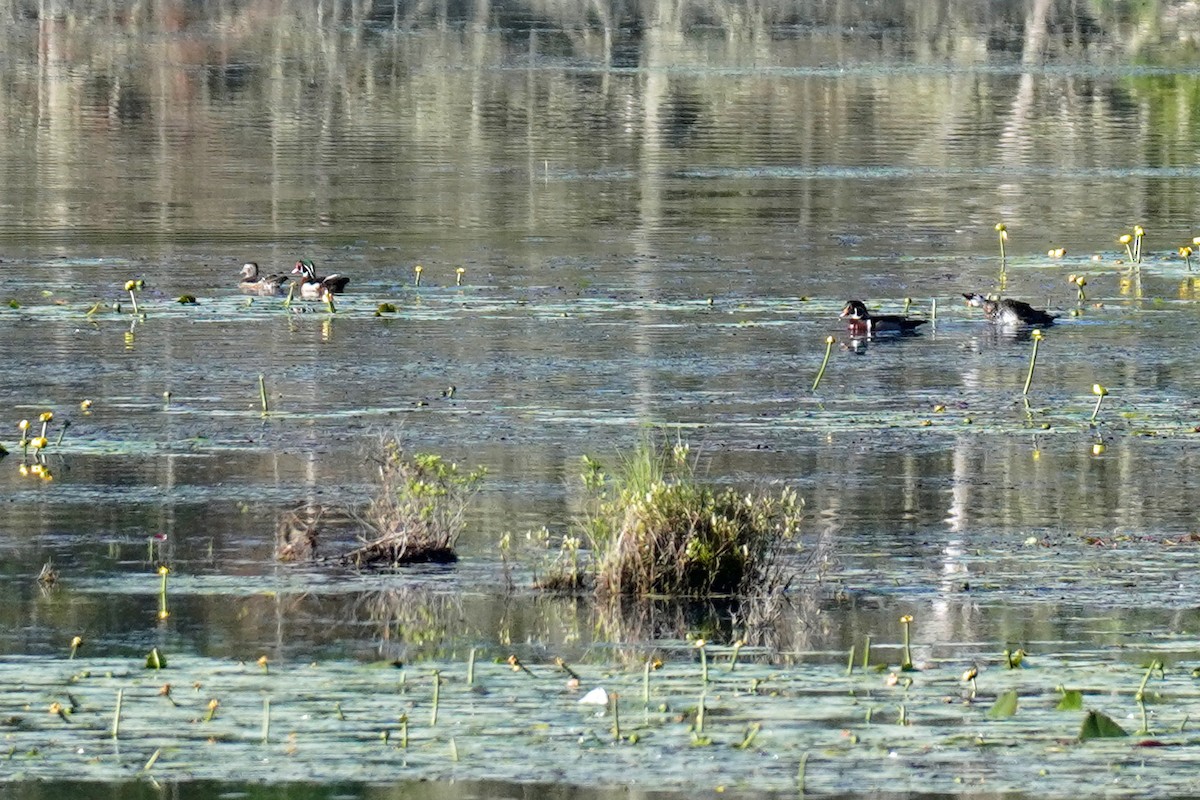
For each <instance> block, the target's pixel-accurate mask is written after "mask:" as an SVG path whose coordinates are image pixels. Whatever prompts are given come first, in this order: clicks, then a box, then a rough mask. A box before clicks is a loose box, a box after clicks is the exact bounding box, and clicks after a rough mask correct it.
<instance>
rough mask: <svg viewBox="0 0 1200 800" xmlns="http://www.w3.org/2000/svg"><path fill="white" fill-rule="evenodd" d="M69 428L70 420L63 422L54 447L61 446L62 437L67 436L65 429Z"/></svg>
mask: <svg viewBox="0 0 1200 800" xmlns="http://www.w3.org/2000/svg"><path fill="white" fill-rule="evenodd" d="M69 427H71V420H69V419H66V420H63V426H62V430H60V431H59V432H58V438H57V439H55V440H54V446H55V447H58V446H59V445H60V444H62V440H63V437H64V436H66V434H67V428H69Z"/></svg>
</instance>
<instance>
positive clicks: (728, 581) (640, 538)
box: [542, 439, 804, 598]
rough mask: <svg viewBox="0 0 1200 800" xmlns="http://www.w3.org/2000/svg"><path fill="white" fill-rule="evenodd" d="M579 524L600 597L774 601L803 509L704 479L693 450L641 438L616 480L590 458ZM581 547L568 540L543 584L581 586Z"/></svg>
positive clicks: (793, 500)
mask: <svg viewBox="0 0 1200 800" xmlns="http://www.w3.org/2000/svg"><path fill="white" fill-rule="evenodd" d="M583 464H584V473H583V483H584V487H585V489H586V491H587V493H588V498H587V510H586V512H585V518H584V520H583V523H582V527H583V529H584V534H585V535H586V537H587V539H588V540H589V542H590V543H591V550H592V554H593V559H592V561H591V562H590V567H591V569H592V571H593V573H594V575H593V576H592V577H593V578H594V581H595V589H596V593H597V595H598V596H599V597H601V598H615V597H650V596H655V595H668V596H688V597H697V596H708V595H735V596H740V597H749V596H751V595H762V594H771V593H774V592H777V591H780V590H782V589H783V588H785V585H786V583H787V581H786V578H785V563H784V560H783V558H782V557H783V555H784V554H785V553H786V552H787V551H789V550H791V549H793V548H794V547H795V546H796V544H797V533H798V530H799V526H800V520H801V517H802V513H803V507H804V504H803V502H802V501H801V500H800V498H799V497H798V496H797V495H796V492H795V490H793V489H791V488H784V489H781V490H780V491H779V493H778V494H769V493H766V492H744V493H743V492H739V491H737V490H736V489H733V488H724V489H716V488H713V487H711V486H708V485H705V484H704V483H702V482H700V481H699V480H698V479H697V477H696V474H695V463H694V461H693V460H691V458H690V452H689V448H688V446H687V445H686V444H683V443H682V442H680V443H678V444H676V445H675V446H674V447H673V448H671V449H669V450H667V449H664V448H659V447H657V446H656V445H654V444H653V443H652V442H650V441H648V440H645V439H643V440H642V441H641V442H640V443H639V444H638V445H637V447H636V448H635V449H634V451H633V452H632V454H631V455H630V456H629V457H628V458H626V459H625V460H623V461H622V462H621V465H620V467H619V468H618V469H617V470H616V472H615V473H612V474H610V473H608V472H606V471H605V469H604V467H603V465H602V464H601V463H600V462H599V461H596V460H594V459H592V458H590V457H587V456H585V457H584V459H583ZM578 549H579V540H578V539H577V538H573V537H568V538H567V539H566V540H564V543H563V548H562V551H561V553H560V555H559V558H558V559H557V560H556V561H555V562H554V564H553V565H552V568H551V570H550V573H549V575H548V576H547V578H546V579H544V580H543V582H542V585H543V586H547V587H550V588H576V587H578V586H581V585H583V584H584V577H583V572H582V571H583V570H584V569H585V565H584V562H582V561H581V560H580V559H579V557H578Z"/></svg>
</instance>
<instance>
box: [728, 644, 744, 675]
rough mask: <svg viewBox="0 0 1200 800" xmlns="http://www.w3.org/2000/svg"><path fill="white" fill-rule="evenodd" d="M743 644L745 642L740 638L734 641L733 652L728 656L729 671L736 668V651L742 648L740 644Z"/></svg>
mask: <svg viewBox="0 0 1200 800" xmlns="http://www.w3.org/2000/svg"><path fill="white" fill-rule="evenodd" d="M744 644H745V642H743V641H742V640H741V639H738V640H737V641H736V642H734V643H733V654H732V655H731V656H729V671H730V672H733V671H734V670H735V669H737V660H738V652H739V651H740V650H741V649H742V646H743V645H744Z"/></svg>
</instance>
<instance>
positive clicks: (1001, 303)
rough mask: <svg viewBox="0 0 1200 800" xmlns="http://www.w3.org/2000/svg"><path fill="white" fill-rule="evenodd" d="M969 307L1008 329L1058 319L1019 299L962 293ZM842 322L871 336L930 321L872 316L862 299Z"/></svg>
mask: <svg viewBox="0 0 1200 800" xmlns="http://www.w3.org/2000/svg"><path fill="white" fill-rule="evenodd" d="M963 297H965V298H966V299H967V305H969V306H974V307H976V308H982V309H983V316H984V317H985V318H986V319H987V320H988V322H994V323H996V324H997V325H1003V326H1007V327H1013V328H1016V327H1021V326H1032V325H1053V324H1054V320H1056V319H1058V317H1057V316H1056V315H1055V314H1050V313H1048V312H1046V311H1043V310H1041V309H1039V308H1034V307H1033V306H1031V305H1029V304H1028V303H1022V302H1021V301H1020V300H1008V299H1003V300H991V299H989V298H987V297H984V296H983V295H981V294H976V293H974V292H972V293H970V294H963ZM841 317H842V319H845V320H849V322H850V331H851V333H854V334H856V335H860V336H861V335H864V334H865V335H867V336H872V335H874V334H877V333H912V332H914V331H916V329H917V328H919V327H920V326H922V325H924V324H925V323H926V322H927V320H923V319H909V318H908V317H904V316H900V315H899V314H878V315H877V314H872V313H871V312H870V311H868V310H867V307H866V306H865V305H864V304H863V302H862V301H861V300H851V301H850V302H848V303H846V307H845V308H843V309H842V314H841Z"/></svg>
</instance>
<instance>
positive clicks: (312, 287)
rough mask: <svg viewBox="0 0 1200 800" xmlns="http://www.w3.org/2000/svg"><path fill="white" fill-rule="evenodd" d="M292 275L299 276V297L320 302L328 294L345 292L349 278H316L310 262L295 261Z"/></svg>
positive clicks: (336, 276)
mask: <svg viewBox="0 0 1200 800" xmlns="http://www.w3.org/2000/svg"><path fill="white" fill-rule="evenodd" d="M292 274H293V275H299V276H300V296H301V297H303V298H304V299H306V300H321V299H323V298H324V297H325V295H326V293H328V294H340V293H341V292H344V291H346V284H348V283H349V282H350V278H349V277H347V276H346V275H338V274H337V273H334V274H333V275H325V276H324V277H318V276H317V268H316V267H315V266H313V262H311V261H297V262H296V266H295V267H294V268H293V269H292Z"/></svg>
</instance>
